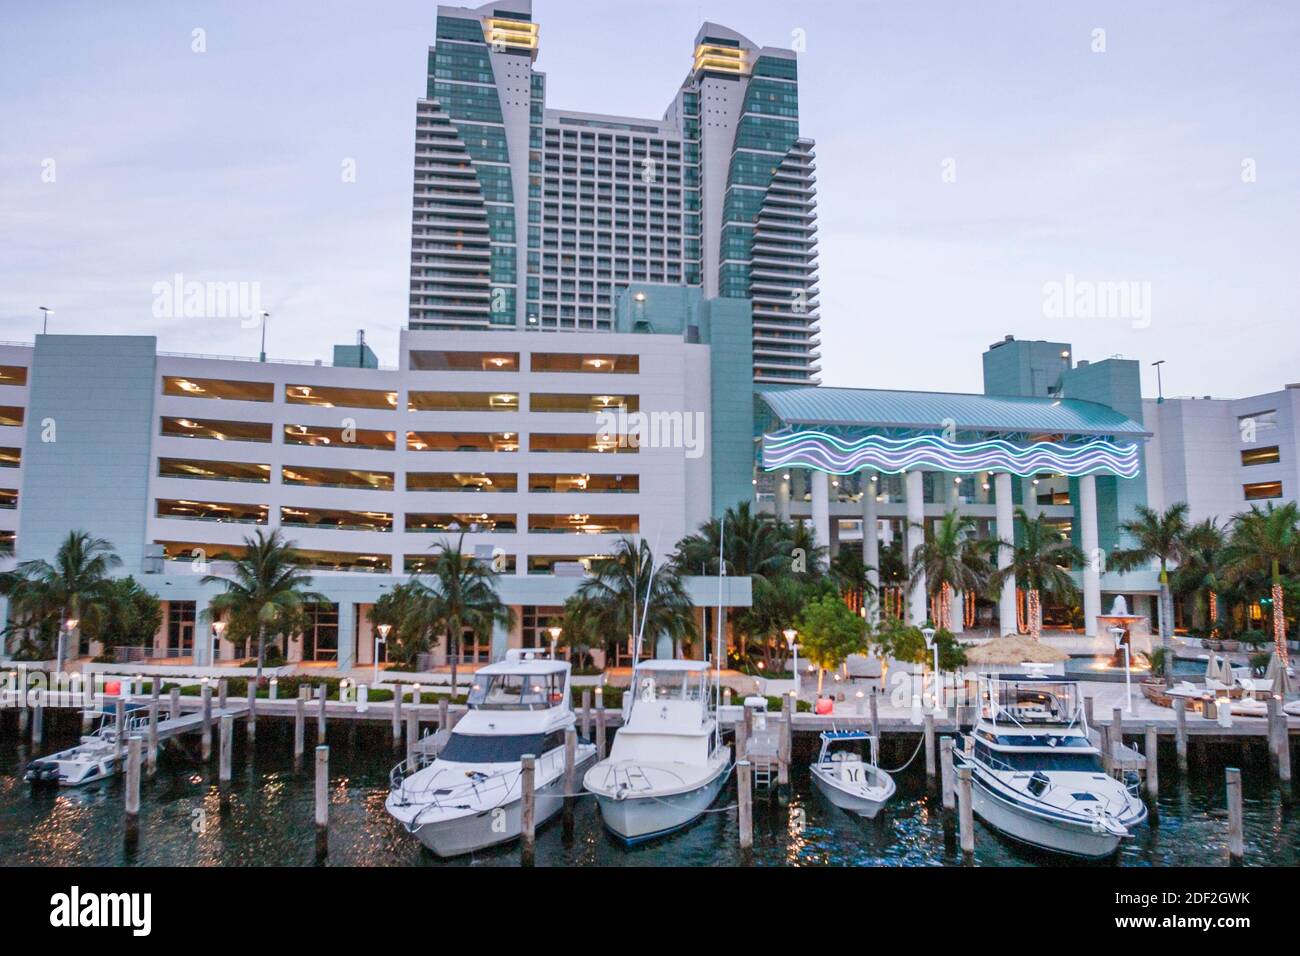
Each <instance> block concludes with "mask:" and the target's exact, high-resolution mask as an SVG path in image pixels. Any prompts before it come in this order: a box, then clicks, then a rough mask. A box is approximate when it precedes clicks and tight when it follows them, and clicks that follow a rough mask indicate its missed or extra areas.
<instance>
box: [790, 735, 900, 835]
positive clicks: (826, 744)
mask: <svg viewBox="0 0 1300 956" xmlns="http://www.w3.org/2000/svg"><path fill="white" fill-rule="evenodd" d="M864 740H865V741H868V742H869V744H868V746H869V748H870V750H869V753H868V757H867V759H866V760H863V759H862V754H861V751H860V748H861V746H862V741H864ZM821 741H822V748H821V752H820V753H818V755H817V760H816V761H815V762H814V763H813V764H812V765H811V766H810V767H809V768H808V769H809V771H811V773H812V778H813V782H814V783H816V784H817V789H819V790H820V791H821V792H822V793H823V794H825V795H826V799H828V800H830V802H831V803H833V804H835V806H837V807H839V808H840V809H841V810H848V811H849V812H850V813H856V814H857V815H858V816H861V817H866V818H867V819H868V820H872V819H874V818H875V816H876V814H877V813H879V812H880V808H881V807H883V806H884V805H885V803H886V802H888V800H889V798H890V797H892V796H893V795H894V791H895V789H897V788H896V786H895V784H894V778H893V777H891V776H890V775H889V774H887V773H886V772H885V771H883V770H881V769H880V766H879V753H880V750H879V741H878V740H877V738H875V737H873V736H871V734H868V733H863V732H862V731H859V730H828V731H823V732H822V735H821Z"/></svg>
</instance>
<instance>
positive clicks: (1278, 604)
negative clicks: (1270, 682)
mask: <svg viewBox="0 0 1300 956" xmlns="http://www.w3.org/2000/svg"><path fill="white" fill-rule="evenodd" d="M1233 521H1234V523H1235V527H1234V528H1233V532H1232V536H1231V538H1230V539H1229V542H1228V547H1227V548H1226V549H1225V554H1224V562H1225V564H1226V565H1227V566H1228V572H1227V578H1228V579H1229V580H1231V581H1233V582H1237V581H1242V580H1243V579H1246V578H1251V577H1263V576H1265V575H1267V576H1268V578H1269V581H1270V583H1271V585H1272V590H1271V594H1270V596H1271V597H1272V599H1273V644H1274V652H1275V653H1276V654H1277V659H1278V661H1280V662H1281V663H1282V664H1283V665H1285V664H1286V663H1287V646H1286V610H1285V608H1284V607H1283V590H1282V572H1283V569H1284V568H1285V569H1287V571H1288V572H1291V571H1294V570H1295V569H1296V568H1300V528H1297V522H1300V508H1297V506H1296V503H1295V502H1293V501H1288V502H1287V503H1286V504H1284V505H1281V506H1280V507H1275V506H1274V505H1273V503H1272V502H1269V505H1268V508H1267V509H1261V508H1260V507H1259V506H1258V505H1252V506H1251V509H1250V510H1249V511H1247V512H1243V513H1241V514H1238V515H1235V516H1234V517H1233Z"/></svg>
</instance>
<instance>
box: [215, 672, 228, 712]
mask: <svg viewBox="0 0 1300 956" xmlns="http://www.w3.org/2000/svg"><path fill="white" fill-rule="evenodd" d="M229 694H230V681H228V680H226V678H224V677H223V678H221V680H219V681H217V709H218V710H225V709H226V698H227V697H228V696H229Z"/></svg>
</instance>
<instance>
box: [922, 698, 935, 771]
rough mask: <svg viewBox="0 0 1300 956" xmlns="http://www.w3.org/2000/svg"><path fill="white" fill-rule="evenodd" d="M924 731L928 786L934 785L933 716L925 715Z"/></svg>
mask: <svg viewBox="0 0 1300 956" xmlns="http://www.w3.org/2000/svg"><path fill="white" fill-rule="evenodd" d="M924 730H925V780H926V783H927V784H929V785H933V784H934V776H935V763H934V758H935V753H934V714H933V713H927V714H926V715H925V720H924Z"/></svg>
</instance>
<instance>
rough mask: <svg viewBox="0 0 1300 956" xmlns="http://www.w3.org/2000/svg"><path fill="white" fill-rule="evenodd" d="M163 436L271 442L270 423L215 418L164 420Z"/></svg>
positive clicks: (166, 418)
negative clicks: (229, 420)
mask: <svg viewBox="0 0 1300 956" xmlns="http://www.w3.org/2000/svg"><path fill="white" fill-rule="evenodd" d="M162 434H163V435H165V436H167V437H168V438H209V439H212V440H214V441H254V442H269V441H270V440H271V424H270V423H269V422H266V423H263V422H228V421H219V420H217V419H215V418H171V417H164V418H163V419H162Z"/></svg>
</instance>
